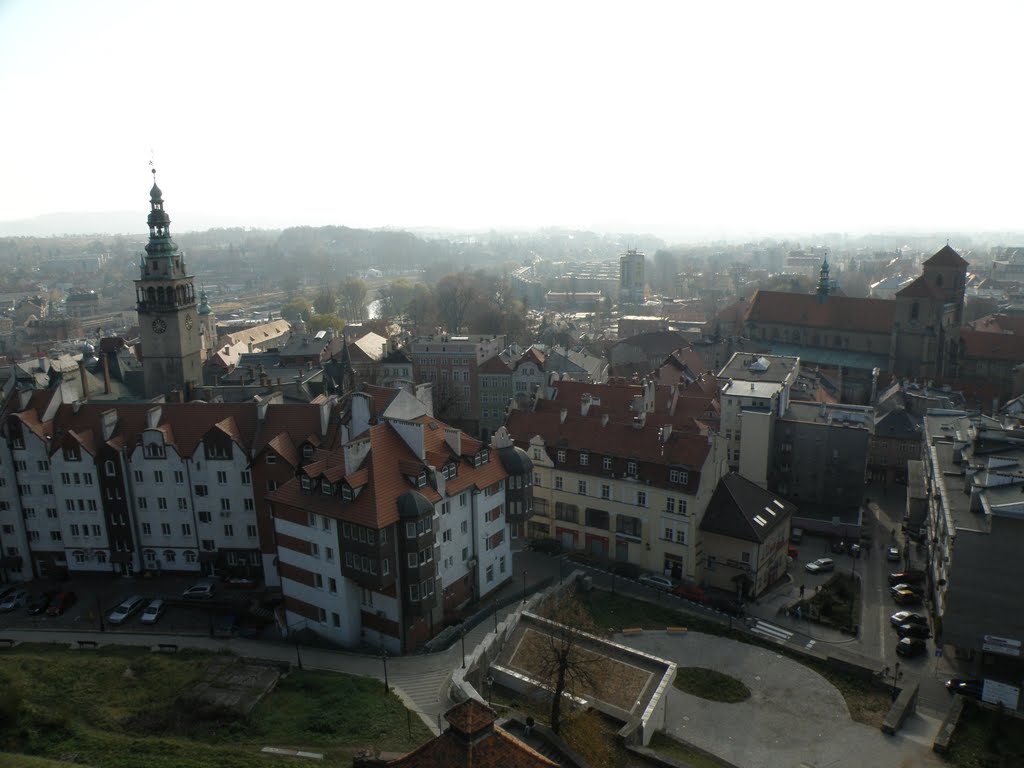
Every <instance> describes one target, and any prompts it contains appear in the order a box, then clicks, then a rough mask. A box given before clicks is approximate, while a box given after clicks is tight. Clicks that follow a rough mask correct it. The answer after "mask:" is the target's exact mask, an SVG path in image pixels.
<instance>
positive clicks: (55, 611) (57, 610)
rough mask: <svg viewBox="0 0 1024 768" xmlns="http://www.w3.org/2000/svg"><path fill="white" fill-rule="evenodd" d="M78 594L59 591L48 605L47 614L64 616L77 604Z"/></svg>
mask: <svg viewBox="0 0 1024 768" xmlns="http://www.w3.org/2000/svg"><path fill="white" fill-rule="evenodd" d="M77 599H78V598H77V596H76V595H75V593H74V592H58V593H57V594H56V595H54V596H53V600H51V601H50V604H49V605H48V606H46V615H47V616H63V615H64V614H65V613H66V612H67V610H68V609H69V608H70V607H71V606H73V605H74V604H75V601H76V600H77Z"/></svg>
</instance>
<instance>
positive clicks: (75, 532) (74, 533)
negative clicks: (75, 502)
mask: <svg viewBox="0 0 1024 768" xmlns="http://www.w3.org/2000/svg"><path fill="white" fill-rule="evenodd" d="M8 528H10V529H11V530H9V531H8V530H7V529H8ZM69 529H70V531H71V535H72V536H74V537H75V538H78V537H79V536H81V534H80V533H79V531H78V526H77V525H76V524H74V523H72V524H71V525H70V526H69ZM4 533H14V526H11V525H5V526H4Z"/></svg>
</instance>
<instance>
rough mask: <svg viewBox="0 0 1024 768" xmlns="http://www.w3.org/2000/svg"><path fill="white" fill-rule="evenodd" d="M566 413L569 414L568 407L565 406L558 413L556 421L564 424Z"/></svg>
mask: <svg viewBox="0 0 1024 768" xmlns="http://www.w3.org/2000/svg"><path fill="white" fill-rule="evenodd" d="M568 415H569V411H568V409H567V408H563V409H562V412H561V413H560V414H558V423H559V424H565V417H566V416H568Z"/></svg>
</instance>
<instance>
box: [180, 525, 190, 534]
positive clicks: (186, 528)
mask: <svg viewBox="0 0 1024 768" xmlns="http://www.w3.org/2000/svg"><path fill="white" fill-rule="evenodd" d="M181 535H182V536H191V535H192V524H191V523H182V524H181Z"/></svg>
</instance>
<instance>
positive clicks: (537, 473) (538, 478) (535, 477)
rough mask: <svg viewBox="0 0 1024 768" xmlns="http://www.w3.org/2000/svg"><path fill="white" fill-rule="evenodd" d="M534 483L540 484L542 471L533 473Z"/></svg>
mask: <svg viewBox="0 0 1024 768" xmlns="http://www.w3.org/2000/svg"><path fill="white" fill-rule="evenodd" d="M533 484H534V485H538V486H539V485H540V472H534V473H533Z"/></svg>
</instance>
